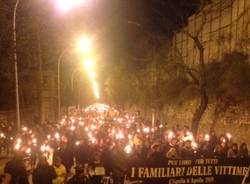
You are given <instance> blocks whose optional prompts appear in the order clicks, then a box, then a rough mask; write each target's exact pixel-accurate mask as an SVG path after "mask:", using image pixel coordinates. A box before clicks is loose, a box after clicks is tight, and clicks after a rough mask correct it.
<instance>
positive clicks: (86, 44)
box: [77, 37, 92, 53]
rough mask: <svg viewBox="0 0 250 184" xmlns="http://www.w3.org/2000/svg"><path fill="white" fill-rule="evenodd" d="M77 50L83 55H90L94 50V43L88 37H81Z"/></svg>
mask: <svg viewBox="0 0 250 184" xmlns="http://www.w3.org/2000/svg"><path fill="white" fill-rule="evenodd" d="M77 49H78V50H79V52H81V53H89V52H91V50H92V42H91V40H90V39H89V38H88V37H81V38H80V39H79V40H78V44H77Z"/></svg>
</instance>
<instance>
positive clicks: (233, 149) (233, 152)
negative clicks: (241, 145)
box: [227, 143, 238, 158]
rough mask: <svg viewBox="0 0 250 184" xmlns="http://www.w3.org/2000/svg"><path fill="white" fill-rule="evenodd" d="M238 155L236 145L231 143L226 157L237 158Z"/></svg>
mask: <svg viewBox="0 0 250 184" xmlns="http://www.w3.org/2000/svg"><path fill="white" fill-rule="evenodd" d="M237 157H238V145H237V144H236V143H233V144H232V146H231V147H230V148H229V149H228V152H227V158H237Z"/></svg>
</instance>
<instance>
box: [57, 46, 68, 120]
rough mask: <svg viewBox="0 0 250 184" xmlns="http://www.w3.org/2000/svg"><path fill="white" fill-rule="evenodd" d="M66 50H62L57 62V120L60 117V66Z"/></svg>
mask: <svg viewBox="0 0 250 184" xmlns="http://www.w3.org/2000/svg"><path fill="white" fill-rule="evenodd" d="M66 51H67V49H65V50H63V51H62V52H61V54H60V56H59V58H58V60H57V103H58V104H57V105H58V119H59V118H60V115H61V89H60V66H61V62H62V58H63V56H64V55H65V53H66Z"/></svg>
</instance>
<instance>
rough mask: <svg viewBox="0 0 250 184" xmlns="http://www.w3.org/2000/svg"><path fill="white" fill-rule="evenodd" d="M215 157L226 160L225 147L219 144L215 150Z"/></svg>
mask: <svg viewBox="0 0 250 184" xmlns="http://www.w3.org/2000/svg"><path fill="white" fill-rule="evenodd" d="M214 157H216V158H225V157H226V154H225V152H224V151H223V147H222V145H221V144H217V145H216V146H215V148H214Z"/></svg>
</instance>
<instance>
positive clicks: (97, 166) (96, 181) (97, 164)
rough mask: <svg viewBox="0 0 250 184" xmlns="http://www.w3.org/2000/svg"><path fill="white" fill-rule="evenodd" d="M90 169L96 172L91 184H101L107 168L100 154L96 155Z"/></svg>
mask: <svg viewBox="0 0 250 184" xmlns="http://www.w3.org/2000/svg"><path fill="white" fill-rule="evenodd" d="M90 167H91V168H92V169H93V171H94V175H93V176H92V177H91V184H100V183H101V181H102V179H103V177H104V175H105V168H104V164H103V161H102V159H101V153H100V152H96V153H95V154H94V159H93V162H92V163H90Z"/></svg>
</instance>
